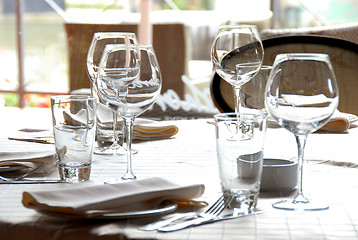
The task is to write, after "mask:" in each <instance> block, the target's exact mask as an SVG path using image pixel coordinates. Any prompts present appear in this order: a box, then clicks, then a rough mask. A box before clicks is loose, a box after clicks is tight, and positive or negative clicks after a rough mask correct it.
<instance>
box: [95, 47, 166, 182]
mask: <svg viewBox="0 0 358 240" xmlns="http://www.w3.org/2000/svg"><path fill="white" fill-rule="evenodd" d="M139 62H140V64H139ZM161 87H162V80H161V72H160V68H159V64H158V60H157V57H156V55H155V52H154V49H153V47H152V46H151V45H136V44H132V45H123V44H113V45H112V44H111V45H107V46H106V48H105V51H104V53H103V55H102V58H101V62H100V68H99V72H98V78H97V88H98V95H99V97H100V99H102V100H103V102H105V103H106V105H107V106H108V107H110V108H111V109H112V110H113V111H115V112H116V113H117V114H119V115H120V116H121V117H122V118H123V120H124V123H125V129H126V146H127V172H126V173H125V174H124V175H123V176H122V177H121V179H122V180H132V179H136V176H135V175H134V173H133V169H132V151H131V149H132V147H131V145H132V136H133V122H134V119H135V118H136V117H137V116H138V115H140V114H141V113H143V112H144V111H146V110H147V109H148V108H150V107H151V106H152V105H153V104H154V102H155V100H156V99H157V97H158V95H159V94H160V91H161ZM115 181H117V180H115Z"/></svg>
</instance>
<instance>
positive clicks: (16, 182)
mask: <svg viewBox="0 0 358 240" xmlns="http://www.w3.org/2000/svg"><path fill="white" fill-rule="evenodd" d="M43 183H66V181H63V180H49V179H48V180H19V181H0V184H43Z"/></svg>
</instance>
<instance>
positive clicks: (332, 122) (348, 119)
mask: <svg viewBox="0 0 358 240" xmlns="http://www.w3.org/2000/svg"><path fill="white" fill-rule="evenodd" d="M357 120H358V117H357V116H355V115H353V114H348V113H342V112H340V111H338V110H336V111H335V112H334V114H333V116H332V117H331V118H330V119H329V121H328V122H327V123H326V124H325V125H324V126H323V127H321V128H320V129H319V130H320V131H328V132H344V131H346V130H347V129H349V128H350V127H351V125H352V123H354V122H356V121H357Z"/></svg>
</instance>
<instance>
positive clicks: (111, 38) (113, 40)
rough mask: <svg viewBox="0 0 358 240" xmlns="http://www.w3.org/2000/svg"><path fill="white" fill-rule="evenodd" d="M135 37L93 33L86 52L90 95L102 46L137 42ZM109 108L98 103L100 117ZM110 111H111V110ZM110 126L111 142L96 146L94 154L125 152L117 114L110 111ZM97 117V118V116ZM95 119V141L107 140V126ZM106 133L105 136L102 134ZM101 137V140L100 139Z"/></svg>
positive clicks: (93, 87) (94, 90)
mask: <svg viewBox="0 0 358 240" xmlns="http://www.w3.org/2000/svg"><path fill="white" fill-rule="evenodd" d="M137 43H138V41H137V38H136V35H135V34H134V33H129V32H97V33H95V34H94V35H93V38H92V42H91V44H90V47H89V49H88V53H87V73H88V76H89V78H90V80H91V92H92V95H95V96H97V87H96V80H97V70H98V67H99V62H100V60H101V56H102V54H103V51H104V48H105V46H106V45H107V44H137ZM110 111H111V110H110V109H108V108H107V107H106V106H105V105H103V104H99V107H98V112H100V113H99V115H101V116H100V117H102V118H103V117H104V116H105V115H106V113H109V112H110ZM111 112H112V111H111ZM112 115H113V116H112V128H113V140H112V144H111V145H110V146H109V147H101V146H98V147H96V148H95V150H94V153H96V154H110V155H112V154H123V155H124V154H126V152H127V151H126V149H124V148H123V147H122V146H121V144H119V140H120V138H119V134H118V130H117V128H118V125H119V124H118V116H117V114H116V113H115V112H112ZM98 119H99V118H98ZM98 119H97V138H99V139H97V142H107V141H108V139H107V138H108V137H107V135H106V134H105V132H106V131H108V130H107V128H108V127H106V126H105V125H106V124H105V123H103V122H101V121H99V120H98ZM103 135H106V136H103ZM101 139H103V140H101Z"/></svg>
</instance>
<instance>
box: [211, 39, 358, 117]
mask: <svg viewBox="0 0 358 240" xmlns="http://www.w3.org/2000/svg"><path fill="white" fill-rule="evenodd" d="M262 43H263V46H264V50H265V57H264V61H263V64H264V65H272V64H273V61H274V59H275V57H276V55H277V54H280V53H326V54H328V55H329V57H330V59H331V62H332V65H333V69H334V71H335V74H336V78H337V82H338V87H339V94H340V100H339V106H338V109H339V110H340V111H341V112H346V113H352V114H356V115H358V94H357V92H358V68H357V66H356V65H357V62H358V44H356V43H353V42H350V41H346V40H343V39H338V38H333V37H326V36H315V35H297V36H283V37H275V38H269V39H265V40H263V41H262ZM210 88H211V94H212V98H213V101H214V103H215V106H216V107H217V108H218V109H219V111H222V112H230V111H231V112H232V111H234V97H233V92H232V88H231V86H230V85H229V84H228V83H226V81H224V80H222V79H221V78H220V77H219V76H218V75H217V74H214V77H213V79H212V82H211V86H210ZM230 90H231V91H230Z"/></svg>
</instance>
